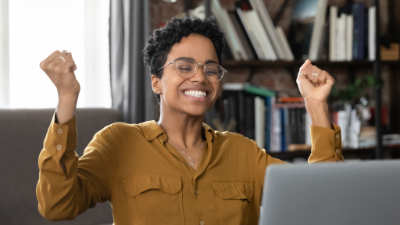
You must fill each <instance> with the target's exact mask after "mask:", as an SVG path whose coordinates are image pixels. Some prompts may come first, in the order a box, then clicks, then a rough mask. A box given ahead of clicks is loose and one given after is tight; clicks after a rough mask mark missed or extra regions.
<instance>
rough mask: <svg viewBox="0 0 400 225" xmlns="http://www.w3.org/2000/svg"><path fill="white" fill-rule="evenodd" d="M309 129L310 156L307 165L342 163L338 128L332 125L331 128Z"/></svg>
mask: <svg viewBox="0 0 400 225" xmlns="http://www.w3.org/2000/svg"><path fill="white" fill-rule="evenodd" d="M310 127H311V144H312V146H311V155H310V157H309V158H308V163H315V162H337V161H344V158H343V155H342V140H341V137H340V127H339V126H338V125H336V124H333V123H332V128H333V129H329V128H325V127H317V126H312V125H310Z"/></svg>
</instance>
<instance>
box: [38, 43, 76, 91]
mask: <svg viewBox="0 0 400 225" xmlns="http://www.w3.org/2000/svg"><path fill="white" fill-rule="evenodd" d="M40 68H41V69H42V70H43V71H44V72H45V73H46V74H47V76H48V77H49V78H50V80H51V81H52V82H53V84H54V85H55V86H56V88H57V91H58V96H59V98H65V97H67V98H69V97H73V98H75V97H76V98H77V97H78V95H79V92H80V90H81V87H80V84H79V82H78V80H77V79H76V77H75V74H74V71H75V70H76V69H77V67H76V65H75V62H74V60H73V59H72V55H71V53H70V52H67V51H65V50H64V51H62V52H60V51H55V52H53V53H52V54H51V55H49V57H47V58H46V59H45V60H43V61H42V62H40Z"/></svg>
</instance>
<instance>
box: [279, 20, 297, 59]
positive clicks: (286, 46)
mask: <svg viewBox="0 0 400 225" xmlns="http://www.w3.org/2000/svg"><path fill="white" fill-rule="evenodd" d="M276 33H277V34H278V40H279V43H281V45H282V47H283V53H284V55H285V59H286V60H288V61H293V60H294V55H293V52H292V49H290V46H289V42H288V40H287V38H286V36H285V33H284V32H283V29H282V27H280V26H277V27H276Z"/></svg>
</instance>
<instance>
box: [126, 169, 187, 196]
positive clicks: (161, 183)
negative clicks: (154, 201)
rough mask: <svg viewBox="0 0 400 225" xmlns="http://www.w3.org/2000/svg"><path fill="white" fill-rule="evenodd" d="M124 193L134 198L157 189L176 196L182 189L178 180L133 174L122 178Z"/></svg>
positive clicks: (162, 176)
mask: <svg viewBox="0 0 400 225" xmlns="http://www.w3.org/2000/svg"><path fill="white" fill-rule="evenodd" d="M122 180H123V185H124V190H125V192H126V193H127V194H128V195H130V196H132V197H136V196H137V195H138V194H140V193H143V192H145V191H147V190H151V189H159V190H160V191H162V192H164V193H167V194H177V193H178V192H180V191H181V189H182V182H181V179H180V178H177V177H172V176H167V175H158V174H134V175H130V176H126V177H123V178H122Z"/></svg>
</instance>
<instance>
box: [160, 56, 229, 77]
mask: <svg viewBox="0 0 400 225" xmlns="http://www.w3.org/2000/svg"><path fill="white" fill-rule="evenodd" d="M178 60H184V61H188V62H189V61H190V62H192V63H194V64H195V69H196V72H194V73H193V75H192V76H190V77H187V78H192V77H193V76H194V75H195V74H196V73H197V71H198V70H199V65H201V66H203V72H204V66H206V65H207V64H210V63H214V64H217V66H218V67H221V69H222V71H223V72H224V73H223V74H222V76H221V78H219V80H218V81H211V80H209V79H208V78H207V80H208V81H210V82H213V83H216V82H219V81H220V80H221V79H222V77H224V75H225V73H227V72H228V71H227V70H226V69H225V68H224V67H222V66H221V65H219V64H218V63H215V62H209V63H206V64H203V63H198V62H195V61H192V60H185V59H181V58H177V59H175V60H174V61H171V62H169V63H167V64H165V65H164V66H162V67H161V68H160V69H158V70H157V72H158V71H160V70H161V69H162V68H164V67H166V66H168V65H170V64H172V63H175V62H176V61H178ZM181 77H182V76H181Z"/></svg>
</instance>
